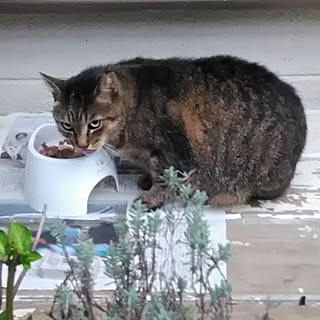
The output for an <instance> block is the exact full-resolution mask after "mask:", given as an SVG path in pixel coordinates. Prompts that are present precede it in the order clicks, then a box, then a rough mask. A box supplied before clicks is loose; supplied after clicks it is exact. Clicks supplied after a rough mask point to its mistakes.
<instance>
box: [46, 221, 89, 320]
mask: <svg viewBox="0 0 320 320" xmlns="http://www.w3.org/2000/svg"><path fill="white" fill-rule="evenodd" d="M47 225H48V226H49V228H50V232H51V234H52V235H53V236H54V237H55V238H56V240H57V242H58V245H60V246H61V247H62V249H63V252H64V255H65V258H66V261H67V263H68V266H69V271H68V272H67V274H66V278H65V280H64V281H63V283H62V284H61V285H60V286H58V288H57V290H56V293H55V297H54V303H53V305H52V307H51V310H50V311H49V314H48V315H49V316H50V317H51V318H52V319H56V320H73V319H74V320H88V319H90V320H95V316H94V313H93V306H92V303H93V293H92V285H93V281H92V276H91V273H90V269H91V266H92V263H93V260H94V251H93V249H94V244H93V241H92V239H89V238H88V235H87V234H86V233H85V232H81V233H80V235H79V238H78V243H77V245H76V254H75V256H69V254H68V252H67V250H66V248H65V245H64V238H65V229H66V224H65V222H64V221H63V220H58V219H55V220H51V221H50V223H48V224H47ZM79 302H80V303H79Z"/></svg>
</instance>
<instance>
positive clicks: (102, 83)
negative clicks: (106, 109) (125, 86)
mask: <svg viewBox="0 0 320 320" xmlns="http://www.w3.org/2000/svg"><path fill="white" fill-rule="evenodd" d="M94 92H95V99H96V101H98V102H102V103H103V102H109V103H110V102H112V101H113V100H114V99H115V98H116V97H117V96H118V94H119V92H120V81H119V79H118V77H117V75H116V73H115V72H108V73H103V74H102V75H101V77H100V79H99V81H98V83H97V86H96V88H95V91H94Z"/></svg>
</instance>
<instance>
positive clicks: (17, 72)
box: [0, 9, 320, 79]
mask: <svg viewBox="0 0 320 320" xmlns="http://www.w3.org/2000/svg"><path fill="white" fill-rule="evenodd" d="M319 20H320V11H319V10H312V9H291V10H263V9H261V10H260V9H259V10H183V11H181V10H169V11H166V12H165V14H164V12H163V11H161V10H160V11H156V10H154V11H152V10H151V11H150V10H149V11H146V10H141V11H138V12H131V11H128V12H113V11H112V10H111V11H108V10H106V11H103V10H101V12H99V13H98V14H97V13H91V14H85V13H78V14H77V13H68V14H18V15H15V14H0V24H1V29H0V40H1V51H0V58H1V59H0V70H1V75H0V76H1V77H2V78H15V79H17V78H18V79H22V78H38V71H43V72H47V73H49V74H54V75H56V76H61V77H66V76H69V75H71V74H74V73H76V72H79V71H80V70H81V69H82V68H83V67H85V66H87V65H92V64H100V63H109V62H112V61H117V60H119V59H122V58H130V57H133V56H137V55H142V56H151V57H168V56H175V55H176V56H191V57H194V56H195V57H197V56H208V55H213V54H233V55H237V56H240V57H243V58H246V59H249V60H252V61H257V62H260V63H262V64H264V65H267V66H268V67H269V68H270V69H272V70H273V71H275V72H277V73H279V74H286V75H292V74H293V75H297V74H298V75H299V74H318V75H319V74H320V64H319V63H318V52H320V41H317V40H319V37H320V36H319V35H320V24H319ZM248 42H249V43H250V45H248Z"/></svg>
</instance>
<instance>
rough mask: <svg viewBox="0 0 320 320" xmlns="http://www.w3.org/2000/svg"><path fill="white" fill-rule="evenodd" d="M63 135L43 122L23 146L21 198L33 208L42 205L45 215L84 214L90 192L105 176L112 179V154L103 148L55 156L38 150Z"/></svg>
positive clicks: (114, 170) (113, 175)
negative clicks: (22, 189) (64, 157)
mask: <svg viewBox="0 0 320 320" xmlns="http://www.w3.org/2000/svg"><path fill="white" fill-rule="evenodd" d="M62 139H63V137H62V136H61V134H60V133H59V131H58V129H57V127H56V126H55V125H54V124H44V125H42V126H40V127H38V128H37V129H36V130H35V131H34V133H33V134H32V135H31V137H30V140H29V142H28V147H27V156H26V170H25V181H24V197H25V200H26V201H27V203H28V204H29V205H30V206H31V207H32V208H33V209H35V210H37V211H42V210H43V209H44V206H45V205H46V207H47V209H46V215H47V216H48V217H58V216H63V217H66V216H84V215H86V214H87V203H88V198H89V195H90V193H91V191H92V190H93V189H94V187H95V186H96V185H97V183H98V182H100V181H101V180H102V179H104V178H105V177H107V176H112V177H113V178H114V180H115V184H116V188H117V190H119V184H118V177H117V170H116V166H115V163H114V161H113V159H112V157H111V156H110V155H109V154H108V153H107V152H106V151H105V150H104V149H103V148H100V149H97V150H96V151H95V152H93V153H91V154H88V155H83V156H81V157H78V158H68V159H56V158H51V157H48V156H45V155H42V154H40V153H39V150H40V148H41V145H42V144H43V143H46V144H47V145H58V144H59V141H61V140H62Z"/></svg>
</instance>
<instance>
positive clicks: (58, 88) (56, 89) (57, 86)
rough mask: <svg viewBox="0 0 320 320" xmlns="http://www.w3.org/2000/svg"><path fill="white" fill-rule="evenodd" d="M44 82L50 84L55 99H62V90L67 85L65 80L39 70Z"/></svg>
mask: <svg viewBox="0 0 320 320" xmlns="http://www.w3.org/2000/svg"><path fill="white" fill-rule="evenodd" d="M39 73H40V75H41V77H42V79H43V80H44V82H45V83H46V84H47V85H48V87H49V88H50V90H51V93H52V95H53V99H54V101H59V100H61V96H62V92H63V90H64V86H65V80H62V79H57V78H54V77H51V76H48V75H47V74H44V73H42V72H39Z"/></svg>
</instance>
